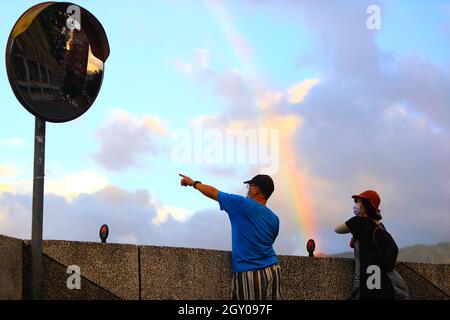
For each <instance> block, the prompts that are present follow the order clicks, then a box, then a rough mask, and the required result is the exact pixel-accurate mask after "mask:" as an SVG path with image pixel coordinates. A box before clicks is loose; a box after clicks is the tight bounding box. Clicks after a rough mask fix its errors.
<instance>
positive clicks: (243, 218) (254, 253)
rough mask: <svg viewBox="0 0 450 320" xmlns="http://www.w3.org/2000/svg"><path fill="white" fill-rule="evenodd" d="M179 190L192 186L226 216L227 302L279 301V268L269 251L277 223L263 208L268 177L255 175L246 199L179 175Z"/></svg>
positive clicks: (270, 183) (269, 188) (269, 189)
mask: <svg viewBox="0 0 450 320" xmlns="http://www.w3.org/2000/svg"><path fill="white" fill-rule="evenodd" d="M180 176H181V177H182V179H181V185H182V186H185V187H186V186H192V187H194V188H195V189H197V190H199V191H200V192H201V193H203V194H204V195H205V196H207V197H209V198H211V199H213V200H216V201H218V202H219V205H220V209H221V210H224V211H226V212H227V213H228V217H229V218H230V222H231V235H232V237H231V238H232V251H231V256H232V271H233V276H232V282H231V298H232V299H244V300H269V299H274V300H275V299H276V300H279V299H281V268H280V265H279V264H278V257H277V255H276V253H275V251H274V250H273V243H274V241H275V239H276V237H277V236H278V230H279V227H280V220H279V219H278V217H277V215H276V214H275V213H274V212H273V211H272V210H270V209H269V208H268V207H267V206H266V203H267V200H268V199H269V197H270V196H271V195H272V193H273V191H274V189H275V188H274V183H273V180H272V178H271V177H269V176H268V175H262V174H258V175H257V176H255V177H253V179H251V180H249V181H245V182H244V183H246V184H247V187H248V192H247V197H243V196H240V195H236V194H229V193H225V192H222V191H219V190H217V189H216V188H214V187H212V186H209V185H206V184H203V183H201V182H200V181H194V180H192V179H191V178H189V177H187V176H185V175H182V174H180Z"/></svg>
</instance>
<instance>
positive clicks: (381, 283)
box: [335, 190, 409, 300]
mask: <svg viewBox="0 0 450 320" xmlns="http://www.w3.org/2000/svg"><path fill="white" fill-rule="evenodd" d="M352 198H353V200H354V202H355V204H354V206H353V213H354V214H355V216H354V217H353V218H351V219H349V220H348V221H347V222H345V223H344V224H341V225H340V226H338V227H337V228H336V229H335V232H336V233H340V234H346V233H352V235H353V238H352V240H351V242H350V246H351V247H352V248H353V249H354V253H355V276H354V280H353V290H352V294H351V297H350V299H360V300H365V299H401V300H403V299H408V298H409V293H408V287H407V286H406V284H405V282H404V281H403V279H402V277H401V276H400V274H398V272H397V271H395V270H394V269H393V268H386V267H379V259H377V258H376V257H375V255H374V252H375V248H374V246H375V243H374V239H375V237H374V236H375V231H376V229H382V230H383V232H384V234H387V235H388V236H389V237H390V235H389V234H388V233H387V231H386V229H385V227H384V225H383V224H382V223H381V222H380V221H381V219H382V216H381V214H380V212H381V211H380V209H379V206H380V202H381V199H380V196H379V195H378V193H377V192H376V191H373V190H367V191H364V192H362V193H360V194H358V195H353V196H352ZM391 239H392V238H391ZM392 242H393V239H392ZM393 246H395V249H396V248H397V247H396V245H395V242H393ZM374 266H377V267H379V268H378V269H377V270H378V271H377V270H374V269H373V267H374ZM377 272H378V274H377ZM377 276H378V277H379V279H374V278H373V277H377ZM368 280H369V281H368ZM377 280H378V281H377Z"/></svg>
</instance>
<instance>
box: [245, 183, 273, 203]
mask: <svg viewBox="0 0 450 320" xmlns="http://www.w3.org/2000/svg"><path fill="white" fill-rule="evenodd" d="M250 185H251V186H255V187H258V190H259V193H261V194H262V195H263V197H264V199H265V200H266V201H267V200H269V198H270V196H271V195H272V192H270V194H269V195H267V192H266V191H264V190H263V189H262V188H261V187H260V186H258V185H256V184H250Z"/></svg>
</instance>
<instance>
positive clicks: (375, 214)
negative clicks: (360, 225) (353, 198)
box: [360, 198, 383, 220]
mask: <svg viewBox="0 0 450 320" xmlns="http://www.w3.org/2000/svg"><path fill="white" fill-rule="evenodd" d="M360 200H361V202H362V204H363V206H364V209H366V213H367V215H368V216H369V217H370V218H372V219H374V220H381V219H383V217H382V216H381V214H380V210H378V209H376V208H375V207H374V206H373V205H372V203H371V202H370V200H369V199H366V198H360Z"/></svg>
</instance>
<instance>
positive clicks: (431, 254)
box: [328, 242, 450, 264]
mask: <svg viewBox="0 0 450 320" xmlns="http://www.w3.org/2000/svg"><path fill="white" fill-rule="evenodd" d="M328 257H336V258H353V252H343V253H338V254H332V255H328ZM398 260H399V261H405V262H424V263H449V264H450V242H443V243H438V244H435V245H424V244H417V245H414V246H410V247H404V248H401V249H400V250H399V254H398Z"/></svg>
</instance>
